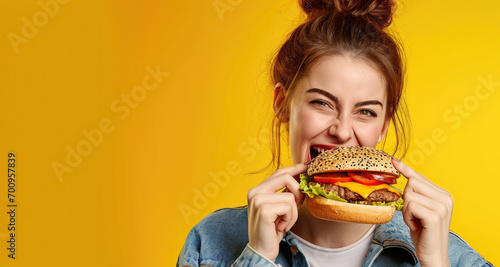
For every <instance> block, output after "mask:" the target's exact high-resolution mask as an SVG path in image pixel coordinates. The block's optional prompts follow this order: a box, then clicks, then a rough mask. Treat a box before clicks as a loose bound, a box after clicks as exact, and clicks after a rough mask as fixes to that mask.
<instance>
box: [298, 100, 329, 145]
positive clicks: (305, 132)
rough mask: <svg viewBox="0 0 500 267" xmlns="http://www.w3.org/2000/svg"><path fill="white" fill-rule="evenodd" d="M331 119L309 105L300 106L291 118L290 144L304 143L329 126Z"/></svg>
mask: <svg viewBox="0 0 500 267" xmlns="http://www.w3.org/2000/svg"><path fill="white" fill-rule="evenodd" d="M328 125H329V119H328V118H326V117H325V116H321V115H320V114H318V113H317V112H314V111H313V110H311V109H308V108H307V107H304V106H302V107H300V110H298V112H297V113H295V114H294V116H292V117H291V120H290V145H291V146H292V149H294V146H298V145H301V144H302V145H303V144H304V143H306V142H309V141H310V140H311V139H312V138H313V137H315V136H317V135H318V134H320V133H321V132H323V131H325V129H327V128H328Z"/></svg>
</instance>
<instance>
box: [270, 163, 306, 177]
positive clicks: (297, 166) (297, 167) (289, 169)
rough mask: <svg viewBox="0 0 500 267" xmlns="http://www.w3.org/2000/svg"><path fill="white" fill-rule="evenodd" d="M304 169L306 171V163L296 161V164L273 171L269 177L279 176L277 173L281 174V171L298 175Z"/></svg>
mask: <svg viewBox="0 0 500 267" xmlns="http://www.w3.org/2000/svg"><path fill="white" fill-rule="evenodd" d="M306 171H307V164H305V163H297V164H295V165H292V166H288V167H284V168H281V169H279V170H277V171H275V172H274V173H273V174H271V176H269V177H274V176H279V175H281V174H283V173H289V174H290V175H292V176H297V175H299V174H301V173H304V172H306Z"/></svg>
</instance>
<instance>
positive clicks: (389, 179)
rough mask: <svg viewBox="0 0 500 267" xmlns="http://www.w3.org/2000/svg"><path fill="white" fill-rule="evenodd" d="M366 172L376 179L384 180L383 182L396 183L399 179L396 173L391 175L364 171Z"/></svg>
mask: <svg viewBox="0 0 500 267" xmlns="http://www.w3.org/2000/svg"><path fill="white" fill-rule="evenodd" d="M364 174H365V175H367V176H371V177H372V179H374V180H377V181H382V182H385V183H388V184H395V183H396V180H397V179H398V177H396V176H394V175H389V174H385V173H371V172H367V173H364Z"/></svg>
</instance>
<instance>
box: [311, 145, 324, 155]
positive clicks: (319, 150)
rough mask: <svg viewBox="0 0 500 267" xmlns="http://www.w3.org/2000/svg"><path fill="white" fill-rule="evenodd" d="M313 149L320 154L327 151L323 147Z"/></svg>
mask: <svg viewBox="0 0 500 267" xmlns="http://www.w3.org/2000/svg"><path fill="white" fill-rule="evenodd" d="M313 148H314V149H316V151H318V152H319V153H323V152H325V151H326V149H325V148H323V147H315V146H313Z"/></svg>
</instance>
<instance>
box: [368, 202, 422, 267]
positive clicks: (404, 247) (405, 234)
mask: <svg viewBox="0 0 500 267" xmlns="http://www.w3.org/2000/svg"><path fill="white" fill-rule="evenodd" d="M372 243H374V244H378V245H380V246H382V248H383V249H388V248H391V249H392V248H396V249H400V251H401V253H400V255H404V256H405V258H406V259H407V260H408V261H409V262H411V263H412V264H413V265H415V264H417V262H418V258H417V253H416V252H415V247H414V245H413V241H412V240H411V236H410V231H409V229H408V226H407V225H406V223H405V222H404V220H403V215H402V212H401V211H396V212H395V213H394V217H393V218H392V220H391V221H390V222H388V223H385V224H380V225H377V227H376V228H375V232H374V234H373V240H372Z"/></svg>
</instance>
